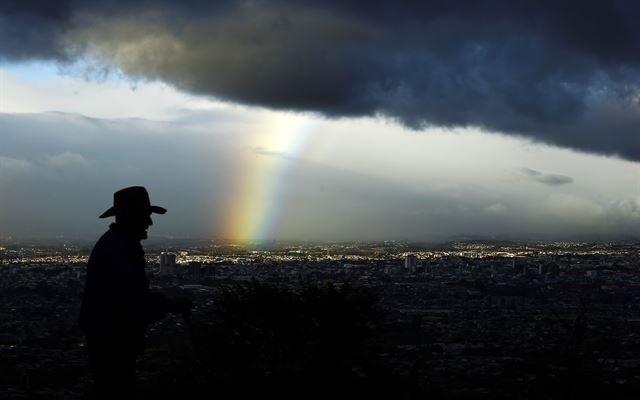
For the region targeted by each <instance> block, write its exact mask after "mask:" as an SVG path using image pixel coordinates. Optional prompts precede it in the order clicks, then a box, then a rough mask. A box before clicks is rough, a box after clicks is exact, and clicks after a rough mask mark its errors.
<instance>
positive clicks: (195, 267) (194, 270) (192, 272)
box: [189, 261, 202, 281]
mask: <svg viewBox="0 0 640 400" xmlns="http://www.w3.org/2000/svg"><path fill="white" fill-rule="evenodd" d="M201 271H202V263H201V262H200V261H191V262H190V263H189V277H190V278H191V279H193V280H196V281H197V280H199V279H200V275H201Z"/></svg>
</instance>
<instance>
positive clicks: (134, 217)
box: [116, 213, 153, 240]
mask: <svg viewBox="0 0 640 400" xmlns="http://www.w3.org/2000/svg"><path fill="white" fill-rule="evenodd" d="M116 222H117V223H118V225H121V226H122V227H123V228H124V229H126V230H127V231H128V232H129V233H130V234H131V235H132V236H133V237H135V238H136V239H137V240H144V239H147V229H148V228H149V227H150V226H151V225H153V221H152V220H151V213H136V214H128V215H127V214H125V215H121V216H118V218H116Z"/></svg>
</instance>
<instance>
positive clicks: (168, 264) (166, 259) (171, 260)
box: [160, 251, 176, 275]
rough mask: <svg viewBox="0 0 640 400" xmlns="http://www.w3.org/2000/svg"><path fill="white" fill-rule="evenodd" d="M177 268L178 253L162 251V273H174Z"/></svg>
mask: <svg viewBox="0 0 640 400" xmlns="http://www.w3.org/2000/svg"><path fill="white" fill-rule="evenodd" d="M175 269H176V255H175V254H173V253H167V252H164V251H163V252H162V253H160V275H173V274H174V273H175Z"/></svg>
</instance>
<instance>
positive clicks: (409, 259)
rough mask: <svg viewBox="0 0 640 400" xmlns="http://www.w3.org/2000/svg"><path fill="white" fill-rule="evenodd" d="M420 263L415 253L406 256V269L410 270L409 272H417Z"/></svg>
mask: <svg viewBox="0 0 640 400" xmlns="http://www.w3.org/2000/svg"><path fill="white" fill-rule="evenodd" d="M417 265H418V257H416V256H415V255H413V254H409V255H407V256H405V258H404V269H406V270H409V272H411V273H414V272H416V266H417Z"/></svg>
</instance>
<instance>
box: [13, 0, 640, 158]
mask: <svg viewBox="0 0 640 400" xmlns="http://www.w3.org/2000/svg"><path fill="white" fill-rule="evenodd" d="M7 4H8V5H3V7H2V10H3V12H2V15H3V16H2V20H1V21H0V30H1V32H0V33H1V34H2V37H3V41H2V44H0V52H1V53H2V57H4V58H5V59H10V60H22V59H26V58H46V59H54V60H62V61H68V60H78V59H83V60H86V59H90V60H93V61H94V62H95V61H98V62H103V63H106V64H107V65H109V66H113V67H116V68H119V69H121V70H123V71H124V72H125V73H126V74H128V75H129V76H131V77H132V78H134V79H160V80H163V81H166V82H169V83H171V84H173V85H174V86H176V87H178V88H180V89H182V90H185V91H188V92H192V93H197V94H204V95H213V96H216V97H219V98H223V99H227V100H231V101H236V102H241V103H245V104H256V105H262V106H267V107H271V108H278V109H291V110H311V111H318V112H321V113H323V114H325V115H328V116H358V115H383V116H386V117H390V118H393V119H396V120H398V121H400V122H402V123H403V124H405V125H407V126H411V127H414V128H421V127H425V126H445V127H455V126H477V127H482V128H485V129H488V130H492V131H498V132H504V133H509V134H518V135H524V136H527V137H531V138H534V139H537V140H541V141H544V142H548V143H551V144H556V145H561V146H567V147H572V148H575V149H579V150H583V151H589V152H597V153H604V154H617V155H620V156H622V157H625V158H629V159H633V160H640V139H638V133H639V132H638V131H639V128H638V127H640V24H638V23H637V21H638V20H639V18H640V3H637V2H635V1H631V0H629V1H577V0H575V1H574V0H566V1H533V0H523V1H510V0H509V1H508V0H500V1H498V0H493V1H491V0H489V1H483V2H471V1H444V0H443V1H409V2H396V1H378V2H363V1H313V0H308V1H284V0H282V1H239V2H238V1H236V2H231V1H219V2H205V1H183V2H180V4H179V5H177V4H174V3H173V2H169V1H160V2H151V1H126V2H125V1H118V0H110V1H106V0H105V1H93V2H91V1H82V2H80V1H72V0H68V1H66V2H62V3H59V4H61V5H60V6H59V7H52V6H50V5H49V4H50V3H49V2H44V1H27V2H24V1H23V2H9V3H7ZM25 21H26V22H25Z"/></svg>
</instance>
